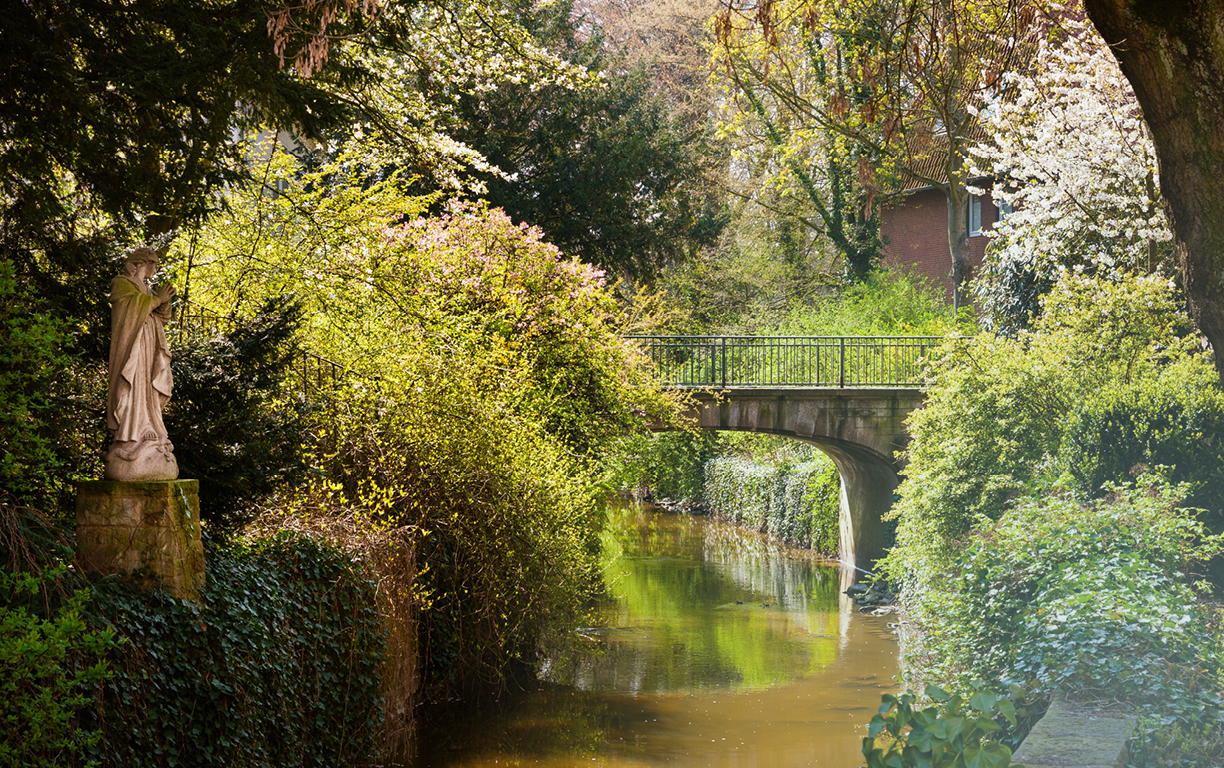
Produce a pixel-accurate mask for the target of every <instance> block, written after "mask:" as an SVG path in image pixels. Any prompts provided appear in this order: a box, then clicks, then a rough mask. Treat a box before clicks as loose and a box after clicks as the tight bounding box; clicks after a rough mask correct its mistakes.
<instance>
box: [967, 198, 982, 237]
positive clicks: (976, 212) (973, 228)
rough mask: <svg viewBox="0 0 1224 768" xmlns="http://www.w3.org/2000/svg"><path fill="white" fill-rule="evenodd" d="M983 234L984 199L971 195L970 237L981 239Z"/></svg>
mask: <svg viewBox="0 0 1224 768" xmlns="http://www.w3.org/2000/svg"><path fill="white" fill-rule="evenodd" d="M981 234H982V198H981V197H980V196H978V195H969V237H979V236H980V235H981Z"/></svg>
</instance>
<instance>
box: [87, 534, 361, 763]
mask: <svg viewBox="0 0 1224 768" xmlns="http://www.w3.org/2000/svg"><path fill="white" fill-rule="evenodd" d="M206 558H207V560H208V583H207V585H206V586H205V587H204V589H203V590H202V592H201V599H202V604H200V605H197V604H195V603H191V602H188V601H184V600H178V599H175V598H172V597H170V596H169V595H167V594H166V593H164V592H156V593H153V594H148V593H144V592H141V591H140V590H139V589H137V588H136V587H135V586H134V585H133V584H132V583H131V582H130V581H127V580H124V579H120V578H117V577H108V578H106V579H103V580H102V581H100V582H98V583H97V584H95V586H94V599H93V603H92V604H91V605H90V606H89V614H90V615H91V617H93V618H94V619H95V620H97V621H99V622H102V623H104V624H105V625H106V626H108V627H111V628H113V631H114V633H115V634H116V635H117V636H118V637H119V638H121V639H122V640H123V641H124V642H122V644H120V645H117V646H116V647H115V648H113V649H112V651H111V652H110V655H109V664H110V668H111V669H112V670H113V677H112V678H111V679H110V680H109V681H107V682H106V683H105V685H104V686H102V689H101V691H100V695H99V697H98V699H97V700H96V702H95V703H94V704H93V706H92V707H91V708H90V709H89V710H87V711H85V712H83V713H82V718H81V719H82V723H83V724H84V725H85V726H86V727H88V728H91V729H94V730H97V731H99V732H100V733H101V739H100V740H99V741H98V742H97V743H95V744H93V745H91V746H90V747H89V748H88V749H87V750H86V756H88V757H89V758H91V759H94V760H97V761H99V762H100V763H101V764H102V765H113V766H125V768H126V767H127V766H172V765H181V766H208V765H217V766H302V765H317V766H334V765H345V764H350V763H354V762H364V761H366V760H369V759H371V758H372V757H373V756H374V755H375V754H376V753H377V748H378V739H379V736H380V732H381V726H382V701H381V693H380V685H379V674H380V668H381V663H382V653H383V642H384V629H383V626H382V624H381V622H380V619H379V616H378V610H377V607H376V604H375V597H374V585H373V583H372V582H371V581H370V580H369V578H368V577H367V576H365V575H364V574H363V573H362V571H361V570H360V568H359V567H358V566H357V565H356V564H355V563H354V562H353V561H352V560H351V559H350V558H349V557H348V556H347V555H345V554H343V553H342V552H340V551H338V550H336V549H334V548H332V547H330V546H326V545H323V544H320V543H318V542H317V541H314V540H311V539H307V538H301V537H292V536H280V537H276V538H273V539H269V540H263V541H255V542H252V543H250V544H244V545H238V544H234V545H230V546H227V547H226V548H216V547H211V546H210V547H209V549H208V552H207V554H206Z"/></svg>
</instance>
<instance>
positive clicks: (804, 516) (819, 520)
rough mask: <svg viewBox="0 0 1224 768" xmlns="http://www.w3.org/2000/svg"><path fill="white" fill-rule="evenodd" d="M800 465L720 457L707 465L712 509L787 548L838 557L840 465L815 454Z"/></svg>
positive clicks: (706, 495) (706, 492)
mask: <svg viewBox="0 0 1224 768" xmlns="http://www.w3.org/2000/svg"><path fill="white" fill-rule="evenodd" d="M810 455H811V458H810V459H808V460H806V461H802V462H799V463H789V464H788V463H761V462H759V461H753V460H751V459H745V458H741V457H738V456H721V457H718V458H714V459H711V460H710V461H708V462H706V465H705V487H704V489H703V495H704V498H705V502H706V505H707V506H708V507H709V509H710V511H711V512H712V513H713V514H715V515H717V516H718V517H721V518H724V519H726V520H730V521H732V522H735V523H737V524H739V525H745V526H748V527H750V528H754V529H756V530H758V531H761V532H762V533H769V534H771V535H773V536H776V537H777V538H779V539H781V540H783V541H785V542H786V543H788V544H791V545H792V546H796V547H805V548H810V549H813V550H816V551H818V552H820V553H821V554H825V555H830V556H835V555H836V554H837V545H838V530H839V529H838V512H839V498H840V493H841V480H840V476H839V475H838V473H837V467H835V466H834V465H833V462H832V461H830V460H829V459H828V458H827V457H825V456H824V455H823V454H820V453H818V452H816V451H812V452H811V454H810Z"/></svg>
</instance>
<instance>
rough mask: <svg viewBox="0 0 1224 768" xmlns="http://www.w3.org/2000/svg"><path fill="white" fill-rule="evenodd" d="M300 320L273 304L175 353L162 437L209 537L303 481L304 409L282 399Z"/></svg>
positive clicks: (295, 312)
mask: <svg viewBox="0 0 1224 768" xmlns="http://www.w3.org/2000/svg"><path fill="white" fill-rule="evenodd" d="M300 314H301V310H300V308H299V307H298V306H297V305H296V304H295V303H293V302H291V301H285V300H281V301H274V300H272V301H269V303H267V304H265V305H264V306H263V307H262V308H261V311H259V312H258V313H256V314H255V315H254V316H253V317H250V318H247V319H245V320H244V321H242V322H240V323H239V324H238V325H237V326H236V327H234V328H233V329H231V330H229V331H227V332H225V333H221V334H217V335H216V336H213V337H211V338H196V339H188V340H186V343H181V344H176V345H175V347H174V359H173V361H172V370H173V373H174V397H173V398H172V399H171V400H170V403H169V406H168V407H167V409H166V415H165V420H166V430H167V431H168V432H169V433H170V436H171V439H173V440H176V441H177V444H176V446H175V452H174V453H175V458H176V459H177V460H178V465H179V476H180V477H191V478H196V479H198V480H199V481H200V517H201V518H203V519H204V520H207V521H209V523H211V524H212V525H213V526H214V529H213V530H214V531H221V530H225V531H230V530H234V529H236V528H237V527H238V526H240V525H241V524H242V523H243V522H246V521H247V520H249V519H250V518H251V516H252V514H253V512H252V505H253V504H254V503H256V502H257V501H259V500H261V499H263V498H265V497H267V496H268V495H269V494H271V493H272V491H273V490H275V489H276V488H278V487H280V486H283V485H293V484H295V483H297V482H299V481H301V479H302V477H303V476H304V474H305V469H306V466H305V462H304V460H303V456H302V451H303V445H304V443H305V441H306V422H305V420H304V419H303V414H302V410H303V406H302V405H301V404H300V402H299V403H296V404H295V403H293V402H292V401H289V402H287V401H286V400H285V399H284V396H285V394H286V393H285V392H284V385H285V379H286V376H287V375H288V374H289V371H290V367H291V366H292V365H293V363H294V360H295V359H300V358H296V357H295V354H294V353H295V351H296V347H295V345H294V344H293V335H294V333H295V331H296V330H297V325H298V321H299V316H300Z"/></svg>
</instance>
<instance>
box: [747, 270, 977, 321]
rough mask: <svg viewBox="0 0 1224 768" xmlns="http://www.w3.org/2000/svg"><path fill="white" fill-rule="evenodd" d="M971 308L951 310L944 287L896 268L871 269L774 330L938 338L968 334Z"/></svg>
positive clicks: (804, 307)
mask: <svg viewBox="0 0 1224 768" xmlns="http://www.w3.org/2000/svg"><path fill="white" fill-rule="evenodd" d="M973 330H974V324H973V320H972V310H970V309H969V308H965V309H963V310H961V313H960V314H959V315H956V314H954V313H953V312H952V308H951V307H950V306H948V302H947V300H946V299H945V297H944V289H943V288H942V287H940V286H937V285H935V284H934V283H933V282H932V281H931V280H929V279H927V278H924V277H920V276H917V275H913V274H910V273H908V272H905V271H901V270H892V271H877V272H873V273H872V274H871V276H870V277H868V278H867V279H866V280H864V281H863V282H861V283H856V284H854V285H850V286H847V287H845V288H843V289H842V290H841V292H840V293H839V294H837V295H835V296H822V297H820V298H819V299H818V300H816V301H814V302H812V303H810V304H807V305H804V306H800V307H798V308H796V309H794V310H792V311H791V313H790V315H789V316H788V317H787V318H786V319H785V320H784V321H783V322H782V323H780V324H779V325H778V326H777V328H776V329H773V330H770V331H763V333H769V334H777V335H783V336H943V335H945V334H949V333H958V332H959V333H972V332H973Z"/></svg>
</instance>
